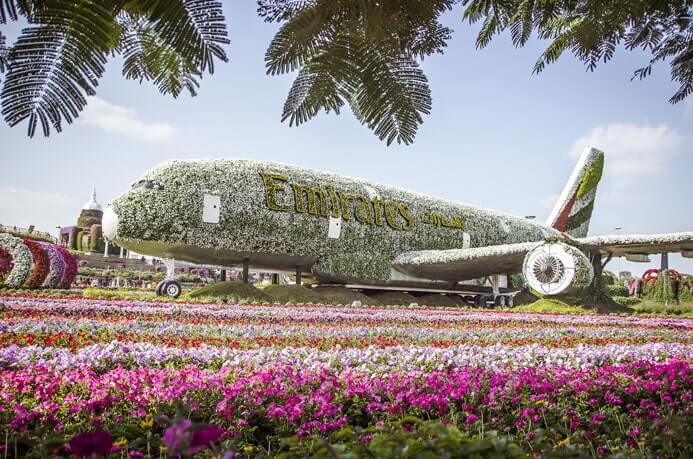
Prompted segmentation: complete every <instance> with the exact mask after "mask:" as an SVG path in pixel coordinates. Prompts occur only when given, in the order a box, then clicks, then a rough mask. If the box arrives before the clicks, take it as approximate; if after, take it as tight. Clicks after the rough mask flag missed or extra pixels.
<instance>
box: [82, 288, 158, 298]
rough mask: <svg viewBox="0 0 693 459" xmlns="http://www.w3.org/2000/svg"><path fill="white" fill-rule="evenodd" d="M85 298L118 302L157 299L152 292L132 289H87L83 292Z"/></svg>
mask: <svg viewBox="0 0 693 459" xmlns="http://www.w3.org/2000/svg"><path fill="white" fill-rule="evenodd" d="M82 296H83V297H84V298H105V299H118V300H134V301H151V300H154V299H156V294H155V293H154V292H152V291H151V290H132V289H120V288H119V289H105V288H94V287H89V288H85V289H84V290H83V291H82Z"/></svg>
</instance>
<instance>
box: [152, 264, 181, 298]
mask: <svg viewBox="0 0 693 459" xmlns="http://www.w3.org/2000/svg"><path fill="white" fill-rule="evenodd" d="M163 262H164V264H165V265H166V279H164V280H162V281H161V282H159V283H158V284H157V285H156V296H164V295H168V296H170V297H171V298H178V297H179V296H180V294H181V293H182V292H183V288H182V287H181V286H180V282H178V281H177V280H176V279H175V275H176V261H175V260H173V259H172V258H165V259H164V260H163Z"/></svg>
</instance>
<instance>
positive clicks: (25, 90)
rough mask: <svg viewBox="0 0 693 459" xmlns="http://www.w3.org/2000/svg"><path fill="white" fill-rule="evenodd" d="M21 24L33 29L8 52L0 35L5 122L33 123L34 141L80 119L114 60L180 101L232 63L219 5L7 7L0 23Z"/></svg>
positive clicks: (151, 2)
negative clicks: (217, 67) (218, 65)
mask: <svg viewBox="0 0 693 459" xmlns="http://www.w3.org/2000/svg"><path fill="white" fill-rule="evenodd" d="M20 18H22V19H24V20H26V21H27V22H28V23H29V26H28V27H26V28H25V29H23V30H22V33H21V35H20V36H19V38H18V39H17V41H16V42H15V43H14V44H13V45H12V46H11V47H10V49H9V51H6V50H5V48H4V46H5V45H4V42H5V37H4V36H2V34H0V72H4V71H5V70H7V78H6V79H5V81H4V85H3V88H2V92H1V93H0V97H1V99H2V114H3V116H4V117H5V121H6V122H7V123H8V124H9V125H10V126H15V125H17V124H19V123H21V122H23V121H25V120H27V122H28V123H27V124H28V135H29V136H33V135H34V134H35V131H36V128H37V126H38V125H39V124H40V125H41V128H42V130H43V134H44V135H46V136H48V135H49V133H50V131H51V128H52V129H55V130H56V131H58V132H60V131H61V130H62V124H63V122H67V123H71V122H72V121H73V120H74V119H75V118H77V117H78V116H79V114H80V112H81V111H82V110H83V109H84V107H85V106H86V104H87V99H86V97H87V96H92V95H94V94H96V87H97V86H98V84H99V79H100V78H101V76H102V75H103V72H104V69H105V65H106V62H107V60H108V58H109V57H112V56H113V55H114V54H122V55H123V57H124V67H123V74H124V76H125V77H126V78H128V79H137V80H139V81H140V82H141V81H142V80H151V81H153V82H154V84H155V85H156V86H157V87H158V88H159V90H160V91H161V92H162V93H164V94H168V93H170V94H172V95H173V96H174V97H175V96H177V95H178V94H179V93H180V92H181V90H182V89H183V88H187V89H188V90H189V92H190V93H191V94H192V95H194V94H195V88H196V86H197V81H196V80H195V78H197V77H201V75H202V74H203V73H204V72H207V71H208V72H209V73H213V72H214V60H215V59H218V60H221V61H226V60H227V58H226V54H225V52H224V50H223V48H222V45H224V44H227V43H228V42H229V41H228V39H227V38H226V35H227V34H226V25H225V20H224V16H223V14H222V9H221V3H219V2H217V1H213V0H209V1H204V2H191V1H186V0H167V1H162V0H138V1H128V2H123V1H114V0H97V1H92V2H74V1H70V0H54V1H50V2H43V1H42V2H30V1H28V0H6V1H2V2H0V24H5V23H6V22H7V21H8V20H11V21H15V20H18V19H20Z"/></svg>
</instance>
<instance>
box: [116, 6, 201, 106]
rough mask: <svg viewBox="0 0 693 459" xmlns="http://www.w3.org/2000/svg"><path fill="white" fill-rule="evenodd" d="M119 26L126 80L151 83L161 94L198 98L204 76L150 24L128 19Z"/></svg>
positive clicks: (120, 50) (134, 18)
mask: <svg viewBox="0 0 693 459" xmlns="http://www.w3.org/2000/svg"><path fill="white" fill-rule="evenodd" d="M120 24H121V26H122V29H123V30H122V33H121V38H120V41H119V44H118V51H119V52H120V53H121V54H122V55H123V76H125V78H127V79H129V80H138V81H139V82H140V83H141V82H142V81H143V80H146V81H152V82H153V83H154V85H155V86H156V87H157V88H158V89H159V91H160V92H161V93H162V94H169V93H170V94H171V95H173V97H177V96H178V95H179V94H180V92H181V91H182V90H183V89H187V90H188V92H189V93H190V95H191V96H195V95H196V94H197V88H198V87H199V86H200V84H199V82H198V81H197V78H199V77H200V76H201V72H200V71H199V70H198V69H196V68H195V67H194V65H193V64H192V62H190V60H188V59H185V57H184V56H181V55H180V54H179V53H178V52H177V51H176V50H175V49H174V48H173V47H172V46H170V45H169V44H167V43H165V42H164V41H163V40H162V39H161V37H160V36H159V34H158V33H157V32H156V30H155V28H154V26H153V25H152V24H151V23H150V22H148V21H147V20H145V19H144V18H137V17H131V16H127V15H126V16H125V17H123V18H122V19H121V21H120Z"/></svg>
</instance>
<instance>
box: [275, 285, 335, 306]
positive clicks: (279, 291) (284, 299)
mask: <svg viewBox="0 0 693 459" xmlns="http://www.w3.org/2000/svg"><path fill="white" fill-rule="evenodd" d="M262 291H263V292H265V293H267V294H268V295H271V296H272V297H274V298H275V299H276V300H277V301H278V302H280V303H296V304H302V303H315V304H325V303H326V302H327V299H326V298H325V297H324V296H322V295H320V294H319V293H317V292H315V291H314V290H313V289H311V288H308V287H304V286H303V285H268V286H267V287H265V288H263V289H262Z"/></svg>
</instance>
